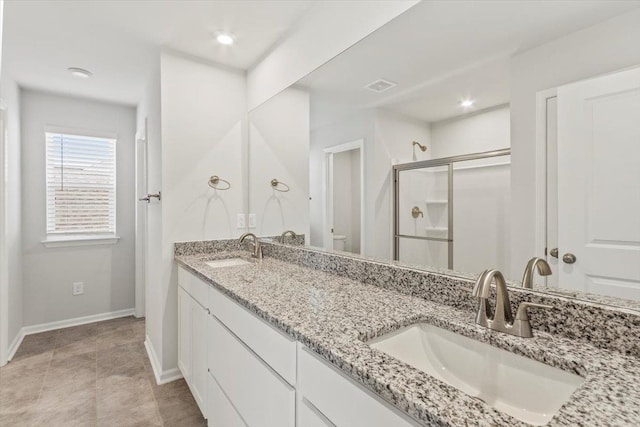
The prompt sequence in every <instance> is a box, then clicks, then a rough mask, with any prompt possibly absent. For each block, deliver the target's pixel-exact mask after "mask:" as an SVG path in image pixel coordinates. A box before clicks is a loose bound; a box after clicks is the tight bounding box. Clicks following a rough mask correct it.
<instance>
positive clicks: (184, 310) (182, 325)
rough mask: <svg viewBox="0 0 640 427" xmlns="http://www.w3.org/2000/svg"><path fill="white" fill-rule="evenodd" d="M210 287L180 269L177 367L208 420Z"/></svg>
mask: <svg viewBox="0 0 640 427" xmlns="http://www.w3.org/2000/svg"><path fill="white" fill-rule="evenodd" d="M208 288H209V285H207V284H206V283H205V282H204V281H202V280H200V279H198V278H197V277H195V276H194V275H192V274H191V273H189V272H187V271H186V270H184V269H182V268H179V269H178V368H179V369H180V372H182V376H183V377H184V379H185V381H186V382H187V384H188V385H189V388H190V389H191V393H192V394H193V397H194V399H195V401H196V403H197V404H198V407H199V408H200V411H201V412H202V414H203V415H204V416H205V418H206V417H207V404H206V403H207V387H208V384H207V329H206V328H207V318H208V305H209V301H208V292H207V291H208Z"/></svg>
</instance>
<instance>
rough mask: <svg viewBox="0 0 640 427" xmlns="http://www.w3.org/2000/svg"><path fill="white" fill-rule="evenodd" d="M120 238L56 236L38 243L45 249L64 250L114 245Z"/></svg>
mask: <svg viewBox="0 0 640 427" xmlns="http://www.w3.org/2000/svg"><path fill="white" fill-rule="evenodd" d="M118 240H120V236H108V237H107V236H64V237H63V236H56V237H47V238H46V239H45V240H41V241H40V243H42V244H43V245H44V247H45V248H66V247H69V246H93V245H115V244H116V243H118Z"/></svg>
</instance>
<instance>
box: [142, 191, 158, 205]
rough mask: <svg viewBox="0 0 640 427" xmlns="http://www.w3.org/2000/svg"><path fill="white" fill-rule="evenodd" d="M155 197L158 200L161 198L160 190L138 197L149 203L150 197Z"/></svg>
mask: <svg viewBox="0 0 640 427" xmlns="http://www.w3.org/2000/svg"><path fill="white" fill-rule="evenodd" d="M152 198H156V199H158V201H160V200H162V192H160V191H158V194H147V197H142V198H140V199H138V200H139V201H141V202H147V203H151V199H152Z"/></svg>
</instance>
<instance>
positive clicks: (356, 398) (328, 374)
mask: <svg viewBox="0 0 640 427" xmlns="http://www.w3.org/2000/svg"><path fill="white" fill-rule="evenodd" d="M296 389H297V392H298V399H299V402H300V404H299V408H300V411H299V414H298V425H299V426H301V427H312V426H338V427H343V426H344V427H351V426H367V427H388V426H394V427H416V426H418V425H419V424H418V423H416V422H415V421H413V420H412V419H410V418H409V417H408V416H406V415H404V414H402V413H401V412H400V411H398V410H397V409H395V408H393V407H392V406H391V405H389V404H388V403H386V402H384V401H383V400H382V399H381V398H380V397H378V396H376V395H375V394H373V393H372V392H371V391H369V390H366V389H365V388H363V387H362V386H361V385H359V384H357V383H356V382H355V381H353V380H352V379H351V378H349V377H347V376H346V375H345V374H343V373H342V372H340V371H339V370H338V369H337V368H335V367H334V366H332V365H330V364H329V363H327V362H326V361H324V360H322V359H321V358H320V357H319V356H317V355H315V354H314V353H313V352H311V351H310V350H309V349H308V348H306V347H305V346H303V345H302V344H299V348H298V384H297V387H296Z"/></svg>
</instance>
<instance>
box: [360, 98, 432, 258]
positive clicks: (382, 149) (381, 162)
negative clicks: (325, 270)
mask: <svg viewBox="0 0 640 427" xmlns="http://www.w3.org/2000/svg"><path fill="white" fill-rule="evenodd" d="M374 129H375V143H374V145H373V149H372V150H369V153H368V154H367V159H368V160H367V167H366V172H365V176H366V181H367V184H366V191H367V195H366V197H367V204H366V205H367V210H370V211H371V212H373V213H374V215H373V218H367V232H368V235H369V236H371V238H370V239H368V240H367V241H366V245H367V255H372V256H375V257H377V258H381V259H391V258H392V257H393V252H392V248H393V210H392V209H393V171H392V168H391V167H392V164H393V163H407V162H411V161H413V145H412V142H413V141H418V142H420V143H421V144H424V145H426V146H427V151H426V152H424V153H423V152H422V151H420V150H418V149H416V153H417V158H418V160H428V159H430V158H432V154H431V151H432V148H431V146H432V144H431V129H430V126H429V124H428V123H426V122H422V121H419V120H415V119H411V118H407V117H404V116H401V115H398V114H396V113H392V112H388V111H384V110H377V111H376V119H375V125H374ZM369 165H371V166H370V167H369ZM371 220H372V221H371Z"/></svg>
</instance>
